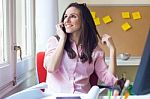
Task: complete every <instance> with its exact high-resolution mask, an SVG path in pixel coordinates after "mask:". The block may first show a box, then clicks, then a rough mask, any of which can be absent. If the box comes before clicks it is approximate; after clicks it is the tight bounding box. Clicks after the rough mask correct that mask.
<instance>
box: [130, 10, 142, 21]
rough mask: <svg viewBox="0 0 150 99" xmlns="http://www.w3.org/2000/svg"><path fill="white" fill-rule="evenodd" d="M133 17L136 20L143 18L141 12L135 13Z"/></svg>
mask: <svg viewBox="0 0 150 99" xmlns="http://www.w3.org/2000/svg"><path fill="white" fill-rule="evenodd" d="M132 17H133V19H134V20H137V19H140V18H141V15H140V12H139V11H137V12H133V13H132Z"/></svg>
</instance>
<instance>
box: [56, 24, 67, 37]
mask: <svg viewBox="0 0 150 99" xmlns="http://www.w3.org/2000/svg"><path fill="white" fill-rule="evenodd" d="M63 26H64V25H63V23H62V22H61V23H58V24H57V25H56V30H57V34H58V36H59V37H60V39H61V38H62V39H64V38H66V37H67V34H66V33H65V32H64V31H63V30H62V27H63Z"/></svg>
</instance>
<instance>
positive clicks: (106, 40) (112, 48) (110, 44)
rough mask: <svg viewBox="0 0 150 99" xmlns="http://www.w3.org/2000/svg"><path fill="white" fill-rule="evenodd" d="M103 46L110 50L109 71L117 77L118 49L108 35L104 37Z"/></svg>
mask: <svg viewBox="0 0 150 99" xmlns="http://www.w3.org/2000/svg"><path fill="white" fill-rule="evenodd" d="M102 44H106V45H107V46H108V47H109V49H110V60H109V67H108V70H109V71H110V72H111V73H112V74H114V75H116V65H117V64H116V48H115V45H114V42H113V40H112V37H111V36H109V35H108V34H104V35H102Z"/></svg>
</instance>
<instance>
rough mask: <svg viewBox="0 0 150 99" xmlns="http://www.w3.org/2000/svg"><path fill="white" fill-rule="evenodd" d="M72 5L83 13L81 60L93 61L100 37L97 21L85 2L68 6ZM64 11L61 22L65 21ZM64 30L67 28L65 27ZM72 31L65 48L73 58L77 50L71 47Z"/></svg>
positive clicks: (80, 41)
mask: <svg viewBox="0 0 150 99" xmlns="http://www.w3.org/2000/svg"><path fill="white" fill-rule="evenodd" d="M70 7H75V8H77V9H79V10H80V15H81V20H82V22H81V31H82V32H81V35H80V38H79V44H81V45H82V46H81V47H82V52H81V56H80V59H81V61H82V62H83V63H84V62H86V61H89V63H91V62H92V52H93V50H94V49H95V48H96V46H97V45H98V37H99V39H101V38H100V35H99V34H98V32H97V29H96V26H95V23H94V21H93V18H92V16H91V13H90V10H89V9H88V7H87V6H86V4H85V3H83V4H78V3H71V4H70V5H69V6H68V7H67V8H66V10H67V9H68V8H70ZM66 10H65V11H64V13H63V16H62V19H61V22H63V21H64V15H65V12H66ZM63 30H64V32H66V31H65V28H63ZM70 35H71V34H70V33H67V40H66V43H65V50H66V51H67V54H68V56H69V57H70V58H71V59H73V58H75V57H76V53H75V51H74V50H73V49H72V48H71V42H70Z"/></svg>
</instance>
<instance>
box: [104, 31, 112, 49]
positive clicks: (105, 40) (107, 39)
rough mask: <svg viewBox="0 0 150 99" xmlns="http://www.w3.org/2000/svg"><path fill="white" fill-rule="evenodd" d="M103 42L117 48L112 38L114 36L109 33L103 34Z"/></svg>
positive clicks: (110, 47)
mask: <svg viewBox="0 0 150 99" xmlns="http://www.w3.org/2000/svg"><path fill="white" fill-rule="evenodd" d="M102 44H106V45H107V46H108V47H109V49H113V50H114V49H115V45H114V42H113V40H112V37H111V36H110V35H108V34H104V35H102Z"/></svg>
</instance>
